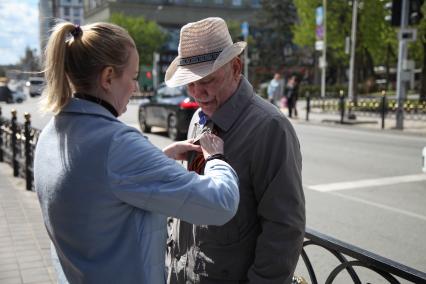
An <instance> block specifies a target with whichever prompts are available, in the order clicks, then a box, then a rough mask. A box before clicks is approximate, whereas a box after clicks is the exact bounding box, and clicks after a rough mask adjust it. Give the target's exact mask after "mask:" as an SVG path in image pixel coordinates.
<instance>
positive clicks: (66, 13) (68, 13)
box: [64, 7, 70, 16]
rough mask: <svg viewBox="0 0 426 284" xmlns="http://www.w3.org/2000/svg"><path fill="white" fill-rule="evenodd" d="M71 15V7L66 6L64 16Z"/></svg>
mask: <svg viewBox="0 0 426 284" xmlns="http://www.w3.org/2000/svg"><path fill="white" fill-rule="evenodd" d="M69 15H70V7H64V16H69Z"/></svg>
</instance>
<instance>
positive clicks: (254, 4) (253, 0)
mask: <svg viewBox="0 0 426 284" xmlns="http://www.w3.org/2000/svg"><path fill="white" fill-rule="evenodd" d="M251 6H252V7H255V8H259V7H261V5H260V0H251Z"/></svg>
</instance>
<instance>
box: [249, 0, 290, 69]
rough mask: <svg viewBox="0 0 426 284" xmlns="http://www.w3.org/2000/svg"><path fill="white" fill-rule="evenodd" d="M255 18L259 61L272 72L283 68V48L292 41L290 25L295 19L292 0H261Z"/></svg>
mask: <svg viewBox="0 0 426 284" xmlns="http://www.w3.org/2000/svg"><path fill="white" fill-rule="evenodd" d="M257 18H258V22H259V27H260V28H259V30H260V32H259V33H258V35H257V37H255V40H256V45H257V50H258V51H259V58H262V60H261V63H262V64H264V65H265V66H267V67H269V69H270V71H271V74H272V73H273V72H275V71H280V70H281V69H282V68H283V66H284V63H285V55H284V52H283V49H284V47H285V46H286V45H287V44H291V43H292V38H293V33H292V31H291V26H292V25H293V24H294V23H295V21H296V10H295V7H294V5H293V0H263V1H262V10H261V11H260V12H259V14H258V17H257Z"/></svg>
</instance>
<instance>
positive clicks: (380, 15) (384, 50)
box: [292, 0, 397, 81]
mask: <svg viewBox="0 0 426 284" xmlns="http://www.w3.org/2000/svg"><path fill="white" fill-rule="evenodd" d="M294 2H295V6H296V8H297V15H298V19H299V20H298V22H297V23H296V25H294V27H293V29H292V30H293V33H294V41H295V43H296V44H298V45H300V46H309V47H310V48H312V49H313V46H314V44H315V8H316V7H318V6H321V5H322V2H323V1H321V0H294ZM358 3H359V6H358V7H359V8H358V26H357V34H356V53H355V58H356V60H355V67H356V68H355V75H356V76H355V77H356V78H358V77H359V78H360V79H361V80H365V79H367V78H371V77H374V76H375V74H374V66H376V65H378V64H380V65H383V64H387V65H388V66H389V64H395V63H396V58H395V56H392V55H394V54H396V50H397V38H396V33H395V30H394V29H393V28H392V27H391V26H390V25H389V24H388V23H386V21H385V19H384V18H385V10H384V7H383V5H384V4H383V2H382V1H362V0H360V1H358ZM349 4H351V2H347V1H328V4H327V11H326V17H327V27H326V28H327V64H328V69H329V70H337V73H336V74H333V75H337V76H339V75H338V74H341V75H340V76H343V75H342V74H344V73H345V70H346V69H347V68H348V66H349V55H348V54H346V53H345V38H346V37H349V36H350V34H351V24H352V6H351V5H349ZM337 81H342V80H341V79H340V80H339V79H338V80H337Z"/></svg>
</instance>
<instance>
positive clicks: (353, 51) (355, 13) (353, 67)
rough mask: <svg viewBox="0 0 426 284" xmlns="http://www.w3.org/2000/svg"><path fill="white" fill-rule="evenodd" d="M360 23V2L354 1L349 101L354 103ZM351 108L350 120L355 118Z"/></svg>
mask: <svg viewBox="0 0 426 284" xmlns="http://www.w3.org/2000/svg"><path fill="white" fill-rule="evenodd" d="M357 21H358V0H353V1H352V30H351V41H350V42H351V44H350V47H351V56H350V61H349V86H348V100H349V103H352V102H353V100H354V69H355V52H356V29H357ZM351 109H352V108H351V107H349V110H348V118H354V117H353V115H352V113H351Z"/></svg>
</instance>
